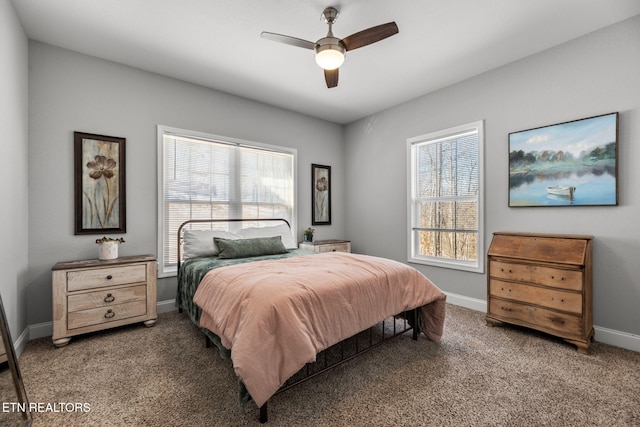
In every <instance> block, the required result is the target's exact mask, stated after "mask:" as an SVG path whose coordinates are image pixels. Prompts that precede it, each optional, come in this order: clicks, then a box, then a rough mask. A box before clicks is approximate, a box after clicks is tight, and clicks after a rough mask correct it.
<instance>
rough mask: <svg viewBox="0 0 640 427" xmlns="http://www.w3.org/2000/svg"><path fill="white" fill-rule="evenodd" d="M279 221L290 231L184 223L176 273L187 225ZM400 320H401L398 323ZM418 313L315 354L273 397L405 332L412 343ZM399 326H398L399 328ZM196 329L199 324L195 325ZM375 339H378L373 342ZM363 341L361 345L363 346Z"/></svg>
mask: <svg viewBox="0 0 640 427" xmlns="http://www.w3.org/2000/svg"><path fill="white" fill-rule="evenodd" d="M273 221H280V222H284V223H286V224H287V226H288V227H289V228H291V224H290V223H289V221H287V220H286V219H283V218H265V219H239V218H235V219H193V220H189V221H185V222H184V223H182V224H181V225H180V227H179V228H178V271H179V270H180V265H181V262H182V257H181V252H182V243H183V238H182V233H183V229H184V228H185V227H187V226H188V225H190V224H194V223H195V224H198V223H200V224H203V223H224V222H226V223H230V222H253V223H260V222H273ZM178 311H179V312H180V313H182V307H179V308H178ZM399 319H400V320H399ZM419 319H420V310H419V309H418V307H416V308H414V309H412V310H409V311H405V312H402V313H398V314H397V315H395V316H392V317H389V318H387V319H385V320H383V321H382V322H381V323H379V324H378V325H377V326H373V327H370V328H367V329H365V330H363V331H361V332H359V333H357V334H355V335H353V336H351V337H350V338H347V339H346V340H343V341H341V342H339V343H337V344H335V345H333V346H332V347H329V348H327V349H325V350H323V351H321V352H320V353H318V354H317V357H316V361H315V362H311V363H307V364H306V365H305V366H304V367H303V368H302V369H301V370H300V371H298V373H296V374H294V375H293V376H292V377H291V378H289V379H288V380H287V381H286V382H285V383H284V384H283V385H282V387H280V389H279V390H278V391H277V392H276V394H279V393H282V392H283V391H286V390H289V389H290V388H292V387H295V386H296V385H298V384H301V383H303V382H305V381H307V380H310V379H312V378H315V377H316V376H318V375H320V374H323V373H325V372H327V371H329V370H331V369H333V368H335V367H337V366H340V365H342V364H343V363H346V362H348V361H350V360H352V359H354V358H356V357H357V356H360V355H361V354H363V353H366V352H368V351H369V350H372V349H374V348H376V347H378V346H380V345H382V344H383V343H384V342H386V341H388V340H390V339H392V338H395V337H398V336H400V335H403V334H405V333H407V332H408V331H412V339H413V340H414V341H417V340H418V334H419V333H420V326H419V325H420V320H419ZM389 322H391V323H392V326H390V325H389ZM398 323H400V325H398ZM198 326H199V325H198ZM378 327H380V333H379V334H378V335H377V337H376V336H375V332H376V329H378ZM376 338H377V339H376ZM205 340H206V346H207V347H211V346H212V344H213V343H212V341H211V339H210V338H209V337H208V336H207V335H206V334H205ZM363 341H364V346H363V345H362V344H363ZM347 347H350V348H351V349H352V350H353V351H350V350H349V349H348V348H347ZM336 354H337V355H338V357H337V360H330V359H333V358H334V357H333V356H332V355H334V356H335V355H336ZM267 404H268V402H265V403H264V405H262V406H261V407H260V408H259V409H260V416H259V421H260V423H266V422H267V421H268V418H269V417H268V407H267Z"/></svg>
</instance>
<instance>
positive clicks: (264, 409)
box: [260, 402, 269, 424]
mask: <svg viewBox="0 0 640 427" xmlns="http://www.w3.org/2000/svg"><path fill="white" fill-rule="evenodd" d="M268 420H269V416H268V414H267V402H264V405H262V406H261V407H260V424H264V423H266V422H267V421H268Z"/></svg>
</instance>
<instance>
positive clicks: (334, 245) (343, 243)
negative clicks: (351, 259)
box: [298, 240, 351, 253]
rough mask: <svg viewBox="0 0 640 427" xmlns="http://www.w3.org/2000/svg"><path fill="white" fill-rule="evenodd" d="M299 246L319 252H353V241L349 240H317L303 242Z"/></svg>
mask: <svg viewBox="0 0 640 427" xmlns="http://www.w3.org/2000/svg"><path fill="white" fill-rule="evenodd" d="M298 247H299V248H300V249H307V250H309V251H314V252H317V253H323V252H351V242H350V241H349V240H316V241H315V242H302V243H300V244H299V245H298Z"/></svg>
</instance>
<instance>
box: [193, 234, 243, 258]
mask: <svg viewBox="0 0 640 427" xmlns="http://www.w3.org/2000/svg"><path fill="white" fill-rule="evenodd" d="M214 237H221V238H223V239H232V240H234V239H240V238H241V237H240V236H239V235H238V234H235V233H232V232H230V231H219V230H186V231H185V232H184V233H183V242H184V259H189V258H197V257H207V256H216V255H218V252H219V249H218V246H216V244H215V242H214V241H213V238H214Z"/></svg>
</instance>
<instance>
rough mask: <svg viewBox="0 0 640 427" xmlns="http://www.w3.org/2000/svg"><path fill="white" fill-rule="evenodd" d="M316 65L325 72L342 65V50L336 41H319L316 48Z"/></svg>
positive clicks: (328, 39)
mask: <svg viewBox="0 0 640 427" xmlns="http://www.w3.org/2000/svg"><path fill="white" fill-rule="evenodd" d="M316 63H317V64H318V65H319V66H320V67H321V68H324V69H325V70H335V69H336V68H338V67H340V66H341V65H342V64H343V63H344V48H343V47H342V46H341V45H340V42H339V40H338V39H336V38H326V39H322V40H320V42H319V44H318V45H317V46H316Z"/></svg>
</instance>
